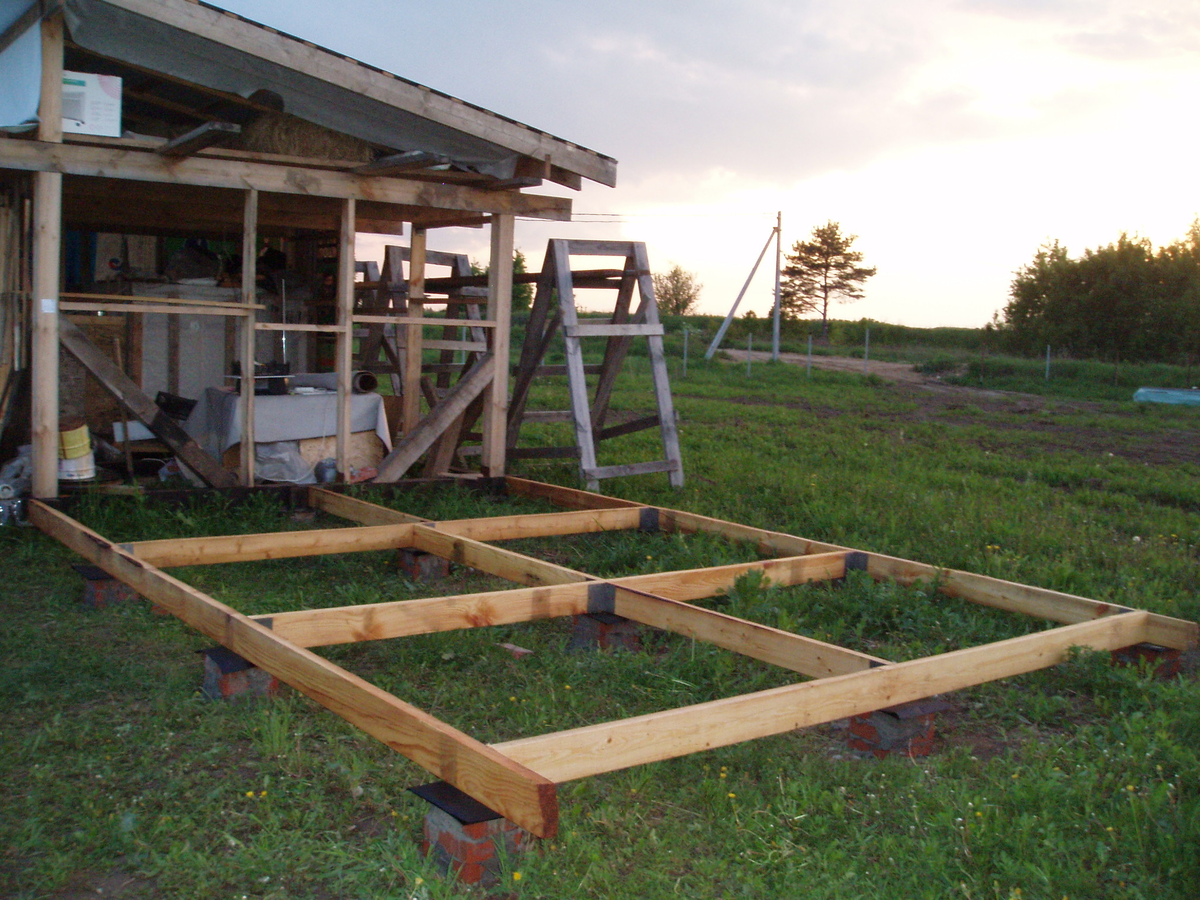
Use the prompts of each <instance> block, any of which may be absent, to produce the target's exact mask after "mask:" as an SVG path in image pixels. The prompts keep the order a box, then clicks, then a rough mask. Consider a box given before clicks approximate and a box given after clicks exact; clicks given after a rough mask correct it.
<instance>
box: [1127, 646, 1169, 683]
mask: <svg viewBox="0 0 1200 900" xmlns="http://www.w3.org/2000/svg"><path fill="white" fill-rule="evenodd" d="M1179 656H1180V654H1179V651H1178V650H1174V649H1172V648H1170V647H1160V646H1158V644H1134V645H1133V646H1132V647H1121V648H1120V649H1119V650H1113V651H1112V664H1113V665H1114V666H1136V665H1141V664H1142V663H1145V664H1147V665H1149V666H1150V667H1151V668H1152V669H1153V670H1154V677H1155V678H1156V679H1158V680H1159V681H1169V680H1170V679H1172V678H1175V677H1176V676H1177V675H1179V670H1180V659H1179Z"/></svg>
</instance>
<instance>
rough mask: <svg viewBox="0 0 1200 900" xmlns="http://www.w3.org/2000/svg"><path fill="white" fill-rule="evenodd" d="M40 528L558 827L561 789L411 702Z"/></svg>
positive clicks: (348, 716)
mask: <svg viewBox="0 0 1200 900" xmlns="http://www.w3.org/2000/svg"><path fill="white" fill-rule="evenodd" d="M29 518H30V521H32V522H33V523H34V524H35V525H36V526H37V527H38V528H40V529H41V530H42V531H44V532H46V533H47V534H49V535H50V536H51V537H54V538H56V539H58V540H59V541H61V542H62V543H63V544H65V545H66V546H67V547H69V548H70V549H71V550H74V551H75V552H76V553H78V554H79V555H80V556H82V557H84V558H85V559H87V560H88V561H89V562H91V563H93V564H94V565H97V566H99V567H100V568H101V569H103V570H104V571H106V572H108V573H109V574H110V575H112V576H113V577H115V578H118V579H119V580H121V581H123V582H124V583H125V584H127V585H129V586H130V587H132V588H133V589H134V590H136V591H137V592H138V593H139V594H141V595H142V596H143V597H145V598H146V599H148V600H150V601H152V602H153V603H155V604H157V605H158V606H160V607H162V608H163V609H166V610H167V611H168V612H170V613H172V614H173V615H175V616H178V617H179V618H180V619H182V620H183V621H184V622H186V623H187V624H188V625H190V626H191V627H192V628H195V629H196V630H197V631H199V632H201V633H202V634H204V635H206V636H207V637H209V638H212V639H213V640H215V641H218V642H219V643H221V644H222V645H224V646H225V647H227V648H229V649H230V650H232V651H233V652H234V653H237V654H238V655H239V656H241V657H243V658H244V659H246V660H248V661H249V662H251V663H253V664H254V665H256V666H258V667H259V668H262V669H265V670H266V671H268V672H270V673H272V674H273V675H275V676H277V677H278V678H279V679H280V680H281V681H283V682H285V683H287V684H290V685H291V686H292V687H294V688H295V689H296V690H298V691H300V692H301V693H303V694H305V695H306V696H308V697H310V698H312V699H313V700H315V701H316V702H318V703H320V704H321V705H322V706H324V707H325V708H326V709H328V710H330V711H331V712H333V713H335V714H336V715H339V716H341V717H342V718H343V719H345V720H346V721H348V722H350V723H351V724H352V725H355V726H356V727H358V728H360V729H362V730H363V731H365V732H366V733H367V734H369V735H371V736H372V737H375V738H377V739H379V740H380V741H382V742H383V743H385V744H387V745H388V746H389V747H391V748H392V749H393V750H396V751H397V752H399V753H402V754H403V755H404V756H406V757H408V758H409V759H411V760H412V761H413V762H415V763H416V764H417V765H419V766H421V767H423V768H425V769H426V770H428V771H429V772H432V773H433V774H434V775H435V776H436V777H438V778H441V779H443V780H445V781H448V782H450V783H451V784H453V785H455V787H457V788H459V789H460V790H462V791H464V792H465V793H467V794H469V795H471V796H472V797H475V798H476V799H478V800H479V801H481V802H482V803H484V804H486V805H487V806H489V807H491V808H492V809H494V810H496V811H497V812H499V813H500V814H501V815H503V816H504V817H505V818H507V819H509V820H511V821H513V822H515V823H516V824H517V825H519V826H521V827H522V828H525V829H526V830H528V831H531V832H533V833H534V834H537V835H540V836H545V837H549V836H552V835H553V834H554V833H555V830H556V828H557V826H558V805H557V800H556V798H555V790H554V785H553V783H551V782H550V781H549V780H547V779H546V778H544V777H542V776H540V775H538V774H537V773H535V772H532V771H530V770H528V769H526V768H524V767H522V766H520V765H518V764H516V763H514V762H512V761H511V760H509V759H507V758H506V757H505V756H504V755H503V754H501V753H498V752H497V751H495V750H492V749H491V748H489V747H487V746H486V745H484V744H481V743H480V742H479V741H476V740H474V739H473V738H471V737H469V736H468V735H465V734H463V733H462V732H460V731H458V730H456V729H454V728H452V727H450V726H449V725H446V724H445V723H443V722H440V721H438V720H437V719H436V718H434V717H433V716H431V715H429V714H428V713H426V712H424V711H423V710H420V709H418V708H417V707H415V706H412V705H411V704H408V703H405V702H404V701H402V700H398V699H397V698H396V697H393V696H392V695H391V694H389V693H387V692H386V691H383V690H380V689H379V688H377V687H375V686H374V685H372V684H369V683H368V682H366V681H364V680H362V679H361V678H358V677H356V676H354V675H351V674H350V673H349V672H346V671H344V670H343V669H341V668H339V667H338V666H336V665H334V664H333V663H331V662H329V661H328V660H325V659H322V658H321V657H319V656H317V655H316V654H314V653H312V652H310V651H308V650H305V649H303V648H301V647H297V646H296V645H295V644H292V643H291V642H289V641H287V640H286V639H284V638H282V637H280V636H279V635H277V634H275V633H274V632H272V631H271V630H270V629H269V628H267V627H265V626H264V625H262V624H261V623H259V622H255V621H254V620H252V619H249V618H247V617H246V616H244V615H242V614H241V613H239V612H238V611H237V610H236V609H233V608H232V607H229V606H226V605H225V604H223V603H220V602H218V601H216V600H214V599H213V598H211V597H209V596H207V595H205V594H203V593H201V592H200V591H198V590H196V589H195V588H192V587H189V586H188V585H186V584H184V583H183V582H181V581H179V580H178V579H175V578H172V577H171V576H170V575H167V574H166V573H165V572H161V571H159V570H158V569H156V568H154V567H153V566H150V565H148V564H146V563H144V562H141V561H140V560H138V559H136V558H135V557H133V556H132V555H130V554H129V553H127V552H126V551H124V550H122V549H121V548H120V547H118V546H117V545H115V544H113V543H111V542H109V541H107V540H106V539H105V538H103V537H101V536H100V535H99V534H97V533H96V532H94V531H91V530H90V529H87V528H85V527H83V526H82V525H80V524H79V523H78V522H75V521H74V520H72V519H70V518H69V517H67V516H65V515H63V514H62V513H60V512H57V511H56V510H53V509H51V508H50V507H48V506H46V505H45V504H43V503H38V502H36V501H34V502H31V503H30V507H29Z"/></svg>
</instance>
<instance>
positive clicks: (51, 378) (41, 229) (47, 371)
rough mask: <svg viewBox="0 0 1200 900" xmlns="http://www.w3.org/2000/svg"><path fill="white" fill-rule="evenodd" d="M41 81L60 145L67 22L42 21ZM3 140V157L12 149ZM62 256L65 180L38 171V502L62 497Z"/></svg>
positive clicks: (43, 110) (42, 135)
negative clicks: (60, 400) (59, 380)
mask: <svg viewBox="0 0 1200 900" xmlns="http://www.w3.org/2000/svg"><path fill="white" fill-rule="evenodd" d="M41 32H42V79H41V100H40V103H39V105H38V120H39V124H38V131H37V133H38V138H39V140H41V141H43V142H45V146H48V147H56V146H61V145H60V144H58V143H57V142H58V141H61V140H62V73H63V18H62V14H61V12H56V13H55V14H54V15H51V16H49V17H47V18H44V19H42V24H41ZM15 143H19V142H18V141H11V140H9V141H0V153H2V148H3V147H6V146H7V145H8V144H15ZM61 255H62V175H59V174H55V173H52V172H38V173H37V174H36V175H35V176H34V178H33V285H32V287H33V323H32V329H31V342H32V347H31V351H32V352H31V369H32V372H31V375H32V379H31V380H32V409H31V417H32V421H31V423H30V428H31V440H32V443H33V457H32V464H33V483H32V485H31V489H32V492H33V496H35V497H57V496H58V416H59V409H58V399H59V398H58V387H59V385H58V375H59V372H58V338H59V333H58V321H59V317H58V292H59V290H60V289H61V287H62V285H61V284H60V283H59V273H60V266H61V259H60V257H61Z"/></svg>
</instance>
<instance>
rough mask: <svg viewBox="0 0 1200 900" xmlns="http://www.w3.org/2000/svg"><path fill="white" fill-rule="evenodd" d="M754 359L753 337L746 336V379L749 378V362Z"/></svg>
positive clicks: (750, 335) (751, 335)
mask: <svg viewBox="0 0 1200 900" xmlns="http://www.w3.org/2000/svg"><path fill="white" fill-rule="evenodd" d="M753 357H754V335H753V333H751V334H748V335H746V377H747V378H749V377H750V360H751V359H753Z"/></svg>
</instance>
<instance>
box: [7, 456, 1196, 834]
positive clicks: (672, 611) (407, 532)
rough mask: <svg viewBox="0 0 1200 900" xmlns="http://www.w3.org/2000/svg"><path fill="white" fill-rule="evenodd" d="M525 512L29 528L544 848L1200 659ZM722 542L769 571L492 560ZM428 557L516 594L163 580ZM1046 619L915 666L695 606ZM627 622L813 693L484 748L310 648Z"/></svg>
mask: <svg viewBox="0 0 1200 900" xmlns="http://www.w3.org/2000/svg"><path fill="white" fill-rule="evenodd" d="M492 483H493V484H496V485H502V486H503V488H504V490H506V491H507V492H508V493H510V494H514V495H523V496H528V497H536V498H540V499H542V500H545V501H549V502H551V503H553V504H555V505H558V506H562V507H565V508H566V509H567V510H569V511H565V512H561V513H549V514H545V513H543V514H534V515H507V516H500V517H491V518H476V519H463V520H447V521H439V522H433V521H429V520H426V519H424V518H421V517H419V516H414V515H409V514H407V513H403V512H399V511H396V510H394V509H390V508H387V507H383V506H379V505H376V504H373V503H369V502H366V501H363V500H359V499H355V498H352V497H347V496H345V495H343V494H341V493H338V492H336V491H331V490H327V489H322V488H310V489H309V490H308V502H309V504H310V505H311V506H313V507H316V508H318V509H320V510H323V511H324V512H326V513H328V514H330V515H334V516H338V517H340V518H344V519H347V520H348V521H350V522H353V523H355V524H354V525H352V526H350V527H345V528H335V529H323V530H310V531H299V532H283V533H278V534H250V535H236V536H231V537H205V538H193V539H189V540H170V541H140V542H136V543H130V544H116V543H113V542H111V541H109V540H107V539H106V538H104V537H103V536H102V535H100V534H97V533H96V532H94V531H92V530H90V529H88V528H87V527H85V526H84V525H82V524H80V523H79V522H77V521H75V520H74V519H72V518H71V517H70V516H69V515H67V514H66V513H65V512H63V511H62V510H60V509H58V508H56V507H55V506H54V505H52V504H50V503H46V502H42V501H37V500H34V501H31V502H30V505H29V518H30V520H31V521H32V522H33V523H34V524H35V525H37V526H38V527H39V528H40V529H42V530H43V531H44V532H46V533H47V534H49V535H51V536H52V537H54V538H56V539H58V540H59V541H61V542H62V543H63V544H65V545H66V546H67V547H69V548H71V549H72V550H74V551H75V552H77V553H78V554H80V555H81V556H83V557H84V558H86V559H87V560H89V561H90V562H92V563H93V564H95V565H97V566H99V567H100V568H102V569H103V570H105V571H106V572H108V573H109V574H110V575H112V576H113V577H115V578H117V579H119V580H120V581H122V582H124V583H125V584H127V585H129V586H130V587H132V588H133V589H134V590H136V591H137V592H138V593H139V594H141V595H142V596H143V597H145V598H146V599H148V600H150V601H151V602H153V603H154V604H156V605H158V606H159V607H162V608H163V609H165V610H166V611H168V612H170V613H172V614H174V615H176V616H178V617H179V618H180V619H182V620H183V621H185V622H186V623H187V624H189V625H190V626H192V627H193V628H195V629H196V630H198V631H200V632H202V633H203V634H205V635H206V636H207V637H209V638H211V639H213V640H215V641H218V642H219V643H220V644H222V645H223V646H225V647H227V648H228V649H230V650H231V651H233V652H234V653H237V654H239V655H240V656H242V657H244V658H245V659H246V660H248V661H249V662H251V663H253V664H254V665H256V666H258V667H259V668H262V669H265V670H266V671H268V672H270V673H271V674H273V675H275V676H277V677H278V678H279V680H281V681H283V682H286V683H287V684H290V685H291V686H292V687H294V688H295V689H297V690H298V691H300V692H301V693H304V694H305V695H307V696H308V697H310V698H312V699H313V700H315V701H316V702H318V703H320V704H321V705H322V706H324V707H326V708H327V709H329V710H330V711H332V712H334V713H336V714H337V715H339V716H341V717H342V718H344V719H346V720H347V721H348V722H351V723H352V724H354V725H356V726H357V727H359V728H361V729H362V730H363V731H365V732H366V733H367V734H370V735H372V736H373V737H376V738H378V739H379V740H381V741H383V742H384V743H386V744H387V745H388V746H390V747H392V748H393V749H394V750H396V751H398V752H399V753H402V754H403V755H404V756H406V757H408V758H409V759H411V760H412V761H413V762H415V763H417V764H418V765H420V766H422V767H423V768H425V769H427V770H428V771H429V772H431V773H432V774H433V775H434V776H436V777H437V778H440V779H443V780H445V781H447V782H449V783H451V784H453V785H454V786H456V787H457V788H459V789H460V790H462V791H464V792H465V793H467V794H469V795H471V796H472V797H474V798H476V799H478V800H479V801H480V802H482V803H484V804H486V805H487V806H489V807H491V808H492V809H494V810H495V811H496V812H498V813H500V814H501V815H503V816H504V817H505V818H507V819H509V820H511V821H512V822H514V823H516V824H517V825H519V826H520V827H522V828H524V829H526V830H528V831H530V832H532V833H533V834H535V835H538V836H540V837H551V836H553V835H554V834H555V832H556V829H557V825H558V806H557V795H556V787H555V786H556V784H558V783H561V782H564V781H569V780H572V779H576V778H584V777H587V776H589V775H595V774H599V773H601V772H608V771H613V770H616V769H622V768H626V767H629V766H635V765H641V764H643V763H649V762H655V761H658V760H663V759H669V758H673V757H678V756H683V755H686V754H690V753H695V752H698V751H701V750H709V749H713V748H715V747H721V746H727V745H730V744H734V743H739V742H742V741H747V740H752V739H755V738H760V737H766V736H769V735H774V734H780V733H783V732H786V731H790V730H793V729H796V728H802V727H805V726H809V725H816V724H820V723H824V722H831V721H834V720H836V719H841V718H845V717H847V716H852V715H857V714H862V713H868V712H871V711H874V710H878V709H881V708H885V707H890V706H894V705H896V704H898V703H904V702H908V701H913V700H918V699H921V698H925V697H929V696H932V695H935V694H941V693H945V692H947V691H954V690H959V689H961V688H965V687H970V686H973V685H977V684H982V683H985V682H989V681H995V680H998V679H1001V678H1007V677H1011V676H1013V675H1019V674H1022V673H1025V672H1032V671H1035V670H1038V669H1044V668H1048V667H1050V666H1054V665H1057V664H1058V663H1061V662H1064V661H1065V660H1067V659H1068V657H1069V654H1070V651H1071V648H1073V647H1083V648H1090V649H1095V650H1117V649H1121V648H1124V647H1129V646H1132V645H1135V644H1139V643H1153V644H1158V645H1161V646H1164V647H1168V648H1173V649H1179V650H1183V649H1188V648H1191V647H1194V646H1195V645H1196V643H1197V638H1198V636H1200V627H1198V626H1197V625H1196V624H1195V623H1192V622H1187V621H1183V620H1180V619H1173V618H1170V617H1167V616H1162V615H1156V614H1152V613H1148V612H1144V611H1140V610H1134V609H1129V608H1126V607H1122V606H1115V605H1112V604H1107V603H1101V602H1098V601H1094V600H1089V599H1087V598H1084V597H1076V596H1073V595H1069V594H1063V593H1060V592H1057V591H1051V590H1046V589H1042V588H1036V587H1031V586H1028V585H1021V584H1015V583H1012V582H1006V581H1002V580H999V579H995V578H989V577H985V576H981V575H973V574H971V573H967V572H959V571H953V570H945V569H938V568H936V567H933V566H928V565H924V564H921V563H916V562H912V561H909V560H902V559H896V558H893V557H887V556H881V555H878V554H874V553H865V552H862V551H857V550H852V549H850V548H846V547H839V546H836V545H831V544H825V543H821V542H818V541H809V540H806V539H804V538H799V537H795V536H792V535H787V534H782V533H778V532H772V531H767V530H763V529H759V528H752V527H749V526H745V525H738V524H735V523H731V522H724V521H721V520H717V519H711V518H707V517H704V516H699V515H695V514H692V513H687V512H682V511H677V510H669V509H660V508H657V507H651V506H643V505H640V504H637V503H633V502H631V501H627V500H618V499H615V498H610V497H604V496H602V495H599V494H593V493H589V492H586V491H579V490H573V489H570V488H564V487H558V486H555V485H548V484H541V483H539V482H533V481H527V480H524V479H521V478H514V477H511V476H510V477H507V478H505V479H503V480H502V481H501V480H499V479H497V480H495V481H494V482H492ZM635 529H640V530H643V531H663V532H683V533H697V532H705V533H710V534H715V535H720V536H722V537H724V538H727V539H729V540H732V541H743V542H749V543H751V544H752V545H754V546H755V547H756V548H757V549H758V550H759V552H760V553H763V554H765V555H768V556H769V558H767V559H762V560H759V561H756V562H749V563H738V564H734V565H725V566H717V567H711V568H703V569H690V570H683V571H674V572H661V573H652V574H647V575H635V576H626V577H619V578H598V577H595V576H592V575H589V574H587V573H585V572H579V571H575V570H573V569H569V568H566V567H563V566H559V565H554V564H552V563H548V562H545V561H542V560H538V559H534V558H532V557H529V556H525V555H522V554H520V553H516V552H513V551H511V550H508V549H504V548H501V547H498V546H495V544H494V543H492V542H495V541H503V540H511V539H514V538H533V537H553V536H562V535H573V534H584V533H595V532H602V531H621V530H635ZM380 549H416V550H421V551H424V552H427V553H432V554H436V555H437V556H440V557H442V558H445V559H449V560H452V561H455V562H458V563H460V564H462V565H466V566H470V567H472V568H475V569H478V570H480V571H482V572H485V573H488V574H490V575H494V576H497V577H499V578H503V579H506V580H508V581H512V582H515V583H516V584H518V585H521V586H520V587H517V588H514V589H512V590H504V591H491V592H486V593H475V594H466V595H457V596H446V597H431V598H425V599H417V600H405V601H398V602H386V603H376V604H370V605H364V606H350V607H340V608H329V609H302V610H296V611H292V612H285V613H276V614H273V615H271V616H257V617H255V616H247V615H244V614H242V613H241V612H239V611H237V610H236V609H233V608H231V607H229V606H227V605H225V604H223V603H221V602H219V601H217V600H215V599H213V598H212V597H209V596H208V595H206V594H204V593H202V592H201V591H198V590H196V589H195V588H192V587H190V586H188V585H187V584H185V583H184V582H182V581H180V580H179V579H177V578H174V577H173V576H171V575H170V574H168V573H167V572H166V571H164V569H168V568H171V567H175V566H183V565H187V566H194V565H202V564H216V563H226V562H238V561H248V560H262V559H279V558H285V557H296V556H312V555H320V554H332V553H347V552H357V551H367V550H380ZM849 569H857V570H864V571H866V572H867V573H868V574H869V575H870V576H871V577H873V578H876V579H894V580H895V581H897V582H899V583H903V584H909V583H913V582H916V581H930V582H932V583H934V584H935V585H936V586H937V588H938V590H940V591H941V592H942V593H944V594H947V595H950V596H954V597H958V598H961V599H963V600H966V601H969V602H972V603H977V604H981V605H985V606H991V607H995V608H998V609H1002V610H1007V611H1010V612H1015V613H1021V614H1024V615H1031V616H1036V617H1041V618H1045V619H1048V620H1050V621H1052V622H1056V623H1059V624H1058V625H1057V626H1056V627H1051V628H1049V629H1047V630H1044V631H1040V632H1036V633H1033V634H1028V635H1024V636H1021V637H1016V638H1012V639H1009V640H1003V641H998V642H995V643H990V644H985V645H982V646H976V647H969V648H966V649H962V650H957V651H953V652H948V653H943V654H939V655H934V656H928V657H923V658H920V659H914V660H908V661H904V662H889V661H888V660H884V659H880V658H877V657H873V656H870V655H868V654H865V653H860V652H858V651H855V650H851V649H848V648H844V647H839V646H837V645H834V644H829V643H826V642H823V641H819V640H815V639H813V638H810V637H806V636H804V635H801V634H793V633H790V632H787V631H782V630H780V629H777V628H771V627H768V626H765V625H761V624H757V623H754V622H750V621H746V620H743V619H739V618H736V617H734V616H729V615H725V614H723V613H719V612H713V611H711V610H708V609H705V608H701V607H698V606H693V605H691V604H690V602H689V601H693V600H698V599H701V598H704V597H711V596H714V595H717V594H720V593H722V592H724V591H726V590H727V589H728V588H730V587H731V586H732V585H733V583H734V582H735V580H736V579H737V578H739V577H740V576H742V575H745V574H746V573H748V572H752V571H757V572H761V573H762V574H763V576H764V577H765V578H766V579H768V580H769V581H770V582H772V583H774V584H779V585H794V584H801V583H805V582H812V581H823V580H829V579H836V578H842V577H844V576H845V574H846V572H847V570H849ZM589 613H591V614H595V613H610V614H615V615H618V616H622V617H625V618H627V619H630V620H633V621H635V622H638V623H641V624H643V625H647V626H651V627H654V628H658V629H663V630H666V631H670V632H674V633H676V634H680V635H684V636H687V637H691V638H693V639H695V640H699V641H705V642H709V643H712V644H715V645H717V646H719V647H723V648H725V649H727V650H731V651H733V652H736V653H740V654H743V655H746V656H749V657H752V658H754V659H758V660H761V661H764V662H767V663H770V664H772V665H776V666H779V667H782V668H784V669H787V670H790V671H793V672H796V673H799V674H800V675H803V676H806V677H807V678H808V679H810V680H806V681H797V682H796V683H793V684H788V685H785V686H782V687H777V688H772V689H769V690H763V691H758V692H755V693H751V694H744V695H740V696H734V697H728V698H724V699H720V700H714V701H710V702H706V703H699V704H694V705H691V706H685V707H680V708H676V709H667V710H663V711H660V712H654V713H650V714H648V715H642V716H637V717H633V718H629V719H622V720H617V721H613V722H605V723H600V724H596V725H590V726H586V727H583V728H575V729H570V730H567V731H561V732H556V733H551V734H543V735H536V736H531V737H525V738H520V739H517V740H512V741H506V742H503V743H498V744H494V745H487V744H484V743H481V742H480V741H477V740H475V739H474V738H472V737H470V736H469V735H467V734H465V733H463V732H461V731H459V730H457V729H455V728H452V727H451V726H449V725H447V724H445V723H443V722H441V721H439V720H438V719H436V718H435V717H433V716H431V715H429V714H428V713H426V712H424V711H422V710H421V709H419V708H418V707H416V706H414V705H412V704H410V703H409V702H407V701H405V700H402V699H399V698H397V697H394V696H392V695H391V694H389V693H387V692H386V691H383V690H381V689H379V688H377V687H375V686H373V685H371V684H369V683H368V682H366V681H364V680H363V679H361V678H359V677H357V676H355V675H352V674H351V673H349V672H347V671H345V670H344V669H341V668H340V667H338V666H336V665H334V664H333V663H331V662H329V661H328V660H325V659H323V658H322V657H320V656H317V655H316V654H315V653H313V652H312V651H311V650H310V649H309V648H312V647H319V646H325V645H330V644H338V643H352V642H358V641H368V640H383V639H388V638H398V637H404V636H410V635H417V634H429V633H434V632H439V631H449V630H455V629H462V628H477V627H482V626H488V625H503V624H512V623H518V622H528V621H535V620H541V619H549V618H555V617H561V616H570V615H581V614H589Z"/></svg>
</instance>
